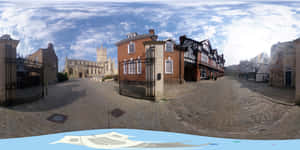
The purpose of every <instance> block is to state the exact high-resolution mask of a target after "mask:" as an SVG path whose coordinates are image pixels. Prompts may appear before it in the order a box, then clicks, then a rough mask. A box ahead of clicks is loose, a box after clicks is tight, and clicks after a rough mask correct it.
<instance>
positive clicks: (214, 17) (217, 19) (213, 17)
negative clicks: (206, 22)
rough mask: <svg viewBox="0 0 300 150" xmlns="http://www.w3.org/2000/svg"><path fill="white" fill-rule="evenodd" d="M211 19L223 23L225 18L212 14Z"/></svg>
mask: <svg viewBox="0 0 300 150" xmlns="http://www.w3.org/2000/svg"><path fill="white" fill-rule="evenodd" d="M210 21H213V22H217V23H221V22H222V21H223V18H222V17H219V16H212V17H211V19H210Z"/></svg>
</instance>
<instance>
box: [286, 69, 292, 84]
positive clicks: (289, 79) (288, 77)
mask: <svg viewBox="0 0 300 150" xmlns="http://www.w3.org/2000/svg"><path fill="white" fill-rule="evenodd" d="M291 85H292V72H291V71H287V72H285V86H286V87H291Z"/></svg>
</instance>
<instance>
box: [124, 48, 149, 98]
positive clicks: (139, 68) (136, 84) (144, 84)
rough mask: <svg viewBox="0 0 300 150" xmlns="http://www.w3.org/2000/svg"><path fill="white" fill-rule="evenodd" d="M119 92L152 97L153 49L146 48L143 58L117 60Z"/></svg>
mask: <svg viewBox="0 0 300 150" xmlns="http://www.w3.org/2000/svg"><path fill="white" fill-rule="evenodd" d="M119 93H120V94H121V95H126V96H131V97H136V98H143V99H151V100H153V99H154V96H155V58H154V49H152V48H150V49H148V50H147V52H146V58H144V59H131V60H128V61H123V62H119Z"/></svg>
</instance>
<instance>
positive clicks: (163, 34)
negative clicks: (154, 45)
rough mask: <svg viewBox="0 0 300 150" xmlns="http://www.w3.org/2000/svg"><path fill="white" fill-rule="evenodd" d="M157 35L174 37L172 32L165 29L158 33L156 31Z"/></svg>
mask: <svg viewBox="0 0 300 150" xmlns="http://www.w3.org/2000/svg"><path fill="white" fill-rule="evenodd" d="M158 36H159V37H163V38H172V39H174V38H175V37H174V34H173V33H171V32H167V31H162V32H159V33H158Z"/></svg>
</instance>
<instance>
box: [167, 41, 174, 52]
mask: <svg viewBox="0 0 300 150" xmlns="http://www.w3.org/2000/svg"><path fill="white" fill-rule="evenodd" d="M166 51H167V52H173V43H172V42H170V41H167V42H166Z"/></svg>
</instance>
